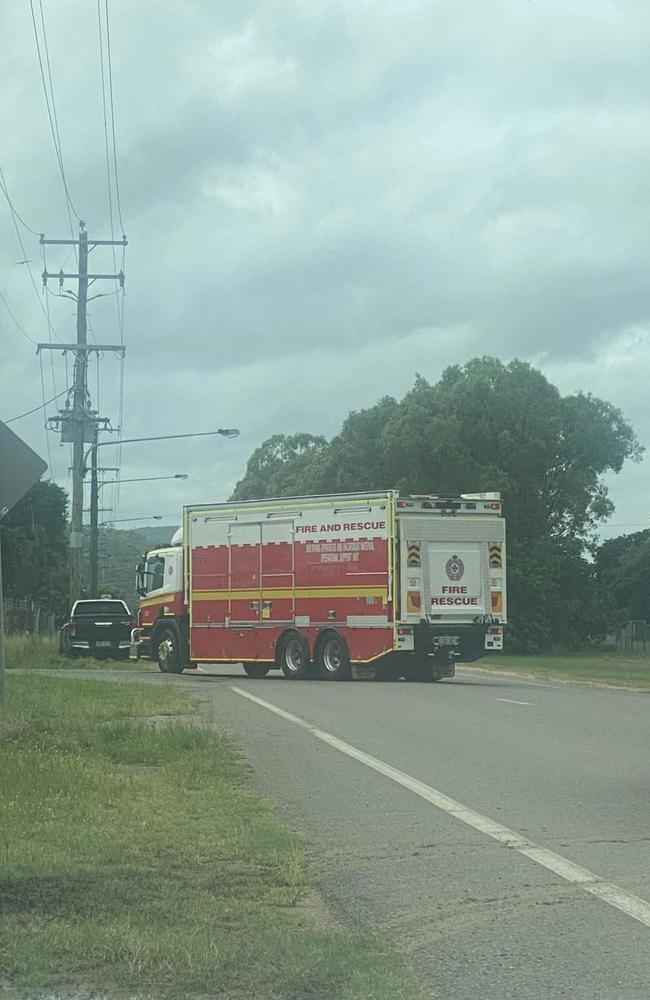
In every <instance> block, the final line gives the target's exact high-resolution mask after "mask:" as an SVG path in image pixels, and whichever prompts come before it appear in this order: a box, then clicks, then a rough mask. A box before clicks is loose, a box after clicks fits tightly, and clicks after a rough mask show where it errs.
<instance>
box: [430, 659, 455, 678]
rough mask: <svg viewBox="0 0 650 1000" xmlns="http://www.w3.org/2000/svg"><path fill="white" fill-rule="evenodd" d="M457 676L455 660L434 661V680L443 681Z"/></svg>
mask: <svg viewBox="0 0 650 1000" xmlns="http://www.w3.org/2000/svg"><path fill="white" fill-rule="evenodd" d="M455 676H456V664H455V663H454V661H453V660H451V659H449V660H434V664H433V677H432V680H434V681H441V680H443V679H444V678H445V677H449V678H451V677H455Z"/></svg>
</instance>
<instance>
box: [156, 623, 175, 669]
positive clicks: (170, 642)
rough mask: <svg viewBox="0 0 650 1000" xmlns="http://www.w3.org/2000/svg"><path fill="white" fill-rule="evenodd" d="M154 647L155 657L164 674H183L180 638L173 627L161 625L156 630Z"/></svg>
mask: <svg viewBox="0 0 650 1000" xmlns="http://www.w3.org/2000/svg"><path fill="white" fill-rule="evenodd" d="M152 645H153V648H154V655H155V657H156V660H157V662H158V666H159V667H160V669H161V671H162V672H163V674H182V673H183V662H182V660H181V650H180V645H181V644H180V638H179V635H178V630H177V629H176V628H174V626H173V625H161V626H160V628H158V629H156V632H155V634H154V636H153V640H152Z"/></svg>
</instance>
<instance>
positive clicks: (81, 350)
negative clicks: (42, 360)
mask: <svg viewBox="0 0 650 1000" xmlns="http://www.w3.org/2000/svg"><path fill="white" fill-rule="evenodd" d="M41 244H42V245H43V246H45V245H50V244H54V245H57V246H76V247H78V249H79V269H78V271H77V272H76V273H69V272H64V271H63V270H61V271H59V272H58V273H51V272H49V271H47V270H45V271H43V284H44V285H46V284H47V280H48V278H58V279H59V286H60V287H61V288H62V287H63V282H64V280H65V279H66V278H76V279H77V341H76V343H75V344H52V343H48V344H39V345H38V348H37V350H38V352H40V351H44V350H54V351H62V352H63V353H65V352H66V351H70V352H71V353H72V354H74V385H73V392H72V408H71V409H70V408H69V407H67V408H66V409H65V410H60V411H59V413H58V415H57V416H56V417H51V418H50V420H51V422H53V423H54V424H56V425H58V427H59V429H60V431H61V440H62V441H64V442H70V443H72V448H73V454H72V505H71V511H70V604H71V605H72V604H73V603H74V601H76V600H78V598H79V597H80V596H81V554H82V542H83V506H84V504H83V484H84V476H85V474H86V469H85V468H84V464H85V463H84V446H85V445H90V444H94V443H95V444H96V442H97V432H98V430H99V426H100V424H103V425H104V429H106V425H107V424H108V419H107V418H105V417H99V416H98V415H97V412H96V411H95V410H92V409H91V404H90V395H89V393H88V355H89V354H90V353H91V352H95V353H97V354H99V353H103V352H104V351H114V352H117V353H118V354H121V355H122V357H124V352H125V348H124V346H123V345H116V344H90V345H89V344H88V338H87V315H86V314H87V306H88V287H89V283H90V282H94V281H98V280H109V281H119V283H120V287H122V288H123V287H124V273H123V272H122V271H120V272H118V273H117V274H95V273H89V272H88V253H89V250H90V249H94V248H95V247H98V246H126V236H123V237H122V239H121V240H90V239H89V237H88V233H87V232H86V225H85V223H84V222H80V223H79V239H78V240H46V239H45V237H44V236H41ZM96 483H97V480H96V476H95V477H93V485H94V490H93V492H94V493H96V488H97V487H96ZM96 501H97V498H96V495H95V496H94V497H91V507H93V505H95V506H96ZM91 584H94V586H95V588H96V586H97V581H96V580H93V581H91ZM91 596H93V597H94V596H96V595H95V594H94V593H93V594H92V595H91Z"/></svg>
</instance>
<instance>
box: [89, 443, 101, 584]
mask: <svg viewBox="0 0 650 1000" xmlns="http://www.w3.org/2000/svg"><path fill="white" fill-rule="evenodd" d="M97 443H98V442H97V427H96V426H95V428H94V430H93V443H92V459H91V466H90V597H98V596H99V594H98V590H99V525H98V514H99V512H98V510H97V508H98V505H99V486H98V483H97Z"/></svg>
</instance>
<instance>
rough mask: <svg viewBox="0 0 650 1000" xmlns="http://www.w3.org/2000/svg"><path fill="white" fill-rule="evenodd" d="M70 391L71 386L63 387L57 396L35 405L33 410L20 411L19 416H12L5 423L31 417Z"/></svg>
mask: <svg viewBox="0 0 650 1000" xmlns="http://www.w3.org/2000/svg"><path fill="white" fill-rule="evenodd" d="M69 391H70V387H69V386H68V388H67V389H62V390H61V392H57V394H56V396H52V398H51V399H48V400H47V401H46V402H44V403H40V404H39V405H38V406H35V407H34V409H33V410H26V411H25V413H19V414H18V416H17V417H12V418H11V420H5V421H4V422H5V424H13V423H14V422H15V421H16V420H22V419H23V417H29V416H31V414H32V413H37V412H38V410H44V409H45V407H46V406H49V405H50V403H53V402H54V401H55V400H56V399H60V398H61V396H65V394H66V392H69Z"/></svg>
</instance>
